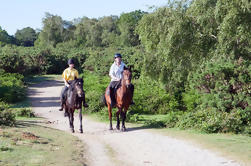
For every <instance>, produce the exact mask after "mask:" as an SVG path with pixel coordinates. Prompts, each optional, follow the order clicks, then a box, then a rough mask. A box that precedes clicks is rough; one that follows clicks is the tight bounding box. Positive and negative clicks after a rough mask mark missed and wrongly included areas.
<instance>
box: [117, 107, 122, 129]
mask: <svg viewBox="0 0 251 166" xmlns="http://www.w3.org/2000/svg"><path fill="white" fill-rule="evenodd" d="M120 113H121V109H120V108H119V109H118V111H117V112H116V116H117V126H116V128H117V129H118V130H119V129H120V120H119V115H120Z"/></svg>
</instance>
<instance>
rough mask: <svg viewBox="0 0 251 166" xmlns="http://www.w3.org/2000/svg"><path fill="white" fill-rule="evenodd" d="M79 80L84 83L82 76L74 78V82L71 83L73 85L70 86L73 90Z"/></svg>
mask: <svg viewBox="0 0 251 166" xmlns="http://www.w3.org/2000/svg"><path fill="white" fill-rule="evenodd" d="M78 82H81V83H82V84H83V82H84V80H83V79H82V78H77V79H75V80H73V81H72V83H71V86H70V90H71V91H73V90H74V87H75V86H74V85H75V84H76V83H78Z"/></svg>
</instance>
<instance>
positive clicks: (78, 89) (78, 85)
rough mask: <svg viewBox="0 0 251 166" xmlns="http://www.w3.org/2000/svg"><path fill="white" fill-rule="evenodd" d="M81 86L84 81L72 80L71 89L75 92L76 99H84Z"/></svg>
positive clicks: (79, 79)
mask: <svg viewBox="0 0 251 166" xmlns="http://www.w3.org/2000/svg"><path fill="white" fill-rule="evenodd" d="M83 84H84V81H83V79H82V78H78V79H75V80H74V83H73V87H74V89H75V90H76V92H77V95H78V97H81V98H82V97H84V91H83Z"/></svg>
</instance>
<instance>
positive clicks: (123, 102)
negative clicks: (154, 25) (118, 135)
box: [105, 68, 133, 131]
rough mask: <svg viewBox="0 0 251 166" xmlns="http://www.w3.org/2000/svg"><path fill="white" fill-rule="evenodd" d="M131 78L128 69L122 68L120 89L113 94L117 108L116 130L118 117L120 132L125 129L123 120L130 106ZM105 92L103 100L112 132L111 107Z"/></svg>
mask: <svg viewBox="0 0 251 166" xmlns="http://www.w3.org/2000/svg"><path fill="white" fill-rule="evenodd" d="M131 78H132V73H131V71H130V69H128V68H124V71H123V78H122V80H121V87H119V88H118V89H117V91H116V93H115V98H116V107H117V108H118V111H117V113H116V116H117V126H116V128H117V129H118V130H119V129H120V119H119V115H120V117H121V119H122V131H126V127H125V119H126V112H127V110H128V108H129V106H130V104H131V100H132V95H133V94H132V91H131V88H130V86H131ZM107 90H108V88H107V89H106V93H105V100H106V105H107V107H108V113H109V120H110V130H112V129H113V128H112V107H111V99H110V96H109V95H107Z"/></svg>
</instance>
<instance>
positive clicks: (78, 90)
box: [64, 78, 85, 133]
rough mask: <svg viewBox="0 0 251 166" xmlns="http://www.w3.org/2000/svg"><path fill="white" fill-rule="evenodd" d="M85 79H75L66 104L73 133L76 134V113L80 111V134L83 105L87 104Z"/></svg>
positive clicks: (66, 111) (68, 92) (81, 130)
mask: <svg viewBox="0 0 251 166" xmlns="http://www.w3.org/2000/svg"><path fill="white" fill-rule="evenodd" d="M83 82H84V81H83V79H82V78H80V79H75V80H74V81H73V82H72V83H71V84H70V87H69V89H68V91H67V95H66V102H65V104H64V109H65V115H67V116H68V118H69V123H70V128H71V131H72V132H73V133H74V123H73V122H74V111H75V110H76V109H78V110H79V120H80V129H79V130H80V132H81V133H83V128H82V104H85V93H84V91H83Z"/></svg>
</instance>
